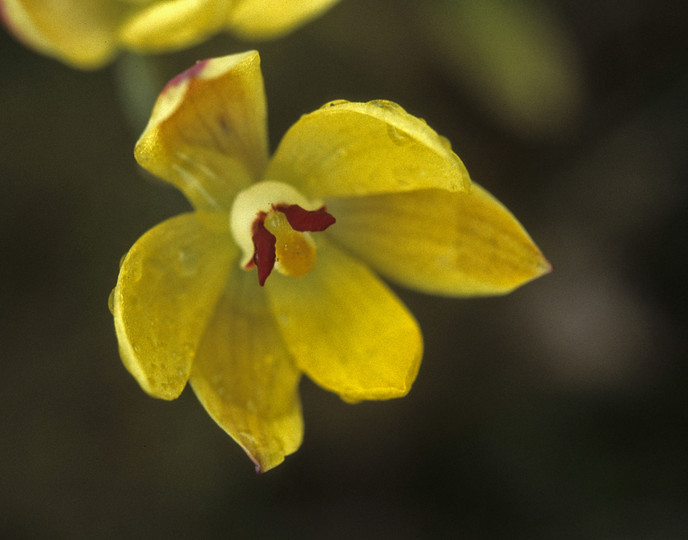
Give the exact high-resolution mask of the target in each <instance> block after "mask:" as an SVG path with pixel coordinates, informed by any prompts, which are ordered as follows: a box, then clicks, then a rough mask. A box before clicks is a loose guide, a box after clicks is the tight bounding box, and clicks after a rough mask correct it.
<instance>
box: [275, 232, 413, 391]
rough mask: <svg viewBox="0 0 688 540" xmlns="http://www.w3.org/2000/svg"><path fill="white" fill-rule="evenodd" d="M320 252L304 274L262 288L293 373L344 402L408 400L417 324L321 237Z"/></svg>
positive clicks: (362, 269)
mask: <svg viewBox="0 0 688 540" xmlns="http://www.w3.org/2000/svg"><path fill="white" fill-rule="evenodd" d="M317 244H318V259H317V261H316V263H315V267H314V268H313V270H311V272H310V273H309V274H307V275H306V276H304V277H287V276H282V275H279V274H277V273H274V272H273V275H271V276H270V278H269V279H268V280H267V282H266V284H265V290H266V291H267V293H268V298H269V300H270V305H271V306H272V309H273V312H274V314H275V318H276V320H277V324H278V325H279V327H280V330H281V332H282V336H283V338H284V341H285V343H286V344H287V347H288V348H289V351H290V352H291V353H292V355H293V356H294V358H295V359H296V363H297V365H298V366H299V367H300V368H301V369H302V370H303V371H305V372H306V373H307V374H308V375H309V376H310V377H311V378H312V379H313V380H314V381H315V382H316V383H318V384H319V385H320V386H323V387H324V388H326V389H328V390H331V391H333V392H336V393H338V394H339V395H340V396H341V397H342V398H344V399H345V400H347V401H358V400H362V399H389V398H394V397H399V396H403V395H405V394H406V393H407V392H408V391H409V390H410V388H411V384H412V383H413V380H414V379H415V377H416V374H417V372H418V368H419V366H420V360H421V356H422V352H423V342H422V337H421V334H420V330H419V328H418V325H417V323H416V321H415V319H414V318H413V316H412V315H411V314H410V313H409V312H408V310H407V309H406V308H405V307H404V305H403V304H402V303H401V301H400V300H399V299H398V298H397V297H396V296H395V295H394V293H393V292H392V291H390V290H389V289H388V288H387V287H386V286H385V285H384V284H383V283H382V282H381V281H380V280H379V279H378V278H377V277H376V276H375V275H374V274H373V273H372V272H371V271H370V270H368V268H366V267H365V266H364V265H362V264H360V263H359V262H357V261H355V260H354V259H352V258H351V257H349V256H348V255H346V254H345V253H344V252H342V251H340V250H339V249H338V248H336V247H335V246H333V245H331V244H329V243H327V242H325V241H324V239H323V238H322V236H320V237H319V238H318V239H317Z"/></svg>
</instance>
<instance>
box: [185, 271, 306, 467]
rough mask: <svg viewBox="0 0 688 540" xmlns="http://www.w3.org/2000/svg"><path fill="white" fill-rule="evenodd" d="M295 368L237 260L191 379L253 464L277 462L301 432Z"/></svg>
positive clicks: (298, 440)
mask: <svg viewBox="0 0 688 540" xmlns="http://www.w3.org/2000/svg"><path fill="white" fill-rule="evenodd" d="M299 379H300V371H299V370H298V369H297V368H296V366H295V365H294V363H293V361H292V359H291V358H290V356H289V354H288V353H287V350H286V347H285V345H284V342H283V341H282V338H281V336H280V335H279V332H278V330H277V327H276V326H275V322H274V319H273V317H272V315H271V314H270V312H269V309H268V307H267V301H266V298H265V294H264V291H263V290H262V289H260V288H259V287H258V286H257V284H256V279H255V276H254V275H253V273H249V272H244V271H243V270H241V269H239V268H238V267H236V266H233V270H232V272H231V275H230V277H229V280H228V282H227V289H226V291H225V294H224V295H223V297H222V299H221V300H220V302H219V304H218V306H217V309H216V310H215V313H214V316H213V318H212V319H211V320H210V323H209V324H208V327H207V330H206V332H205V335H204V337H203V340H202V341H201V344H200V346H199V348H198V354H197V355H196V360H195V362H194V365H193V369H192V371H191V378H190V383H191V386H192V388H193V389H194V392H195V393H196V396H198V399H199V401H200V402H201V403H202V404H203V406H204V407H205V409H206V410H207V411H208V414H210V416H211V417H212V418H213V420H215V422H217V423H218V425H219V426H220V427H221V428H222V429H224V430H225V431H226V432H227V433H228V434H229V435H230V436H231V437H232V438H233V439H234V440H235V441H236V442H237V443H239V445H240V446H241V447H242V448H243V449H244V451H245V452H246V453H247V454H248V456H249V457H250V458H251V459H252V460H253V462H254V463H255V464H256V469H257V470H258V471H259V472H265V471H267V470H269V469H271V468H273V467H275V466H276V465H279V464H280V463H281V462H282V461H283V460H284V457H285V456H286V455H288V454H291V453H293V452H295V451H296V450H297V449H298V447H299V445H300V444H301V440H302V438H303V418H302V416H301V404H300V400H299V396H298V383H299Z"/></svg>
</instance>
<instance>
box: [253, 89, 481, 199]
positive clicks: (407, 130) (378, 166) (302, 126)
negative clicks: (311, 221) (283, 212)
mask: <svg viewBox="0 0 688 540" xmlns="http://www.w3.org/2000/svg"><path fill="white" fill-rule="evenodd" d="M265 178H268V179H270V180H278V181H280V182H286V183H289V184H292V185H293V186H294V187H296V188H297V189H298V190H299V191H301V192H302V193H304V194H305V195H307V196H310V197H320V198H328V197H346V196H354V195H369V194H375V193H393V192H400V191H411V190H417V189H427V188H440V189H446V190H449V191H463V190H465V189H467V187H468V186H469V185H470V178H469V176H468V172H467V171H466V168H465V167H464V165H463V163H462V162H461V160H460V159H459V157H458V156H457V155H456V154H455V153H454V152H452V150H451V146H450V144H449V142H448V141H447V139H445V138H444V137H441V136H439V135H438V134H437V133H435V131H433V130H432V129H431V128H430V127H429V126H428V125H427V124H426V123H425V121H423V120H421V119H419V118H416V117H414V116H412V115H410V114H408V113H407V112H406V111H404V109H402V108H401V107H400V106H399V105H396V104H394V103H392V102H390V101H371V102H369V103H351V102H348V101H333V102H331V103H328V104H326V105H325V106H323V107H322V108H320V109H318V110H317V111H315V112H313V113H310V114H307V115H304V116H302V117H301V119H300V120H299V121H298V122H296V124H294V125H293V126H292V127H291V129H289V131H288V132H287V134H286V135H285V136H284V139H282V142H281V143H280V145H279V147H278V148H277V152H276V153H275V155H274V157H273V158H272V160H271V161H270V163H269V165H268V170H267V172H266V174H265Z"/></svg>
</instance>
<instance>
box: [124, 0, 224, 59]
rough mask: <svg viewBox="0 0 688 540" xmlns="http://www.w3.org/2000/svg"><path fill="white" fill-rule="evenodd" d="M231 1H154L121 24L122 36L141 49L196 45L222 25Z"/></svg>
mask: <svg viewBox="0 0 688 540" xmlns="http://www.w3.org/2000/svg"><path fill="white" fill-rule="evenodd" d="M232 3H234V2H231V1H230V2H227V1H226V0H225V1H223V0H193V1H189V0H167V1H165V2H159V1H158V2H153V3H151V4H150V5H149V6H146V7H145V8H144V9H142V10H140V11H139V12H138V13H137V14H136V15H135V16H133V17H131V18H130V19H129V20H128V21H127V22H126V24H124V25H123V26H122V28H121V30H120V39H121V40H122V43H123V44H125V45H126V46H128V47H130V48H132V49H134V50H137V51H141V52H150V51H161V50H167V49H180V48H182V47H187V46H190V45H195V44H196V43H198V42H200V41H202V40H203V39H205V38H206V37H208V36H209V35H211V34H213V33H215V32H217V31H218V30H219V29H220V28H221V27H222V26H223V22H224V21H225V20H226V18H227V11H228V10H229V7H228V6H229V5H230V4H232Z"/></svg>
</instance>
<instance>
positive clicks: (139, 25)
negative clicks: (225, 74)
mask: <svg viewBox="0 0 688 540" xmlns="http://www.w3.org/2000/svg"><path fill="white" fill-rule="evenodd" d="M337 2H339V0H288V1H286V2H278V1H275V0H0V20H2V21H3V22H4V23H5V25H6V26H7V27H8V28H9V29H10V31H12V32H13V33H14V34H15V35H16V36H17V38H19V39H20V40H21V41H23V42H24V43H25V44H26V45H28V46H30V47H32V48H33V49H36V50H37V51H39V52H42V53H43V54H46V55H48V56H53V57H55V58H57V59H59V60H61V61H63V62H65V63H67V64H70V65H72V66H74V67H78V68H82V69H94V68H98V67H101V66H103V65H104V64H106V63H107V62H108V61H110V60H111V59H112V58H113V56H114V55H115V53H116V52H117V50H118V49H120V48H121V49H128V50H132V51H136V52H141V53H150V52H161V51H166V50H174V49H181V48H184V47H188V46H191V45H194V44H196V43H199V42H201V41H203V40H205V39H207V38H208V37H210V36H211V35H213V34H216V33H218V32H220V31H222V30H228V31H230V32H232V33H233V34H235V35H237V36H239V37H240V38H244V39H251V40H260V39H269V38H275V37H279V36H281V35H284V34H286V33H288V32H289V31H291V30H293V29H294V28H296V27H298V26H300V25H302V24H305V23H306V22H308V21H309V20H311V19H313V18H315V17H317V16H318V15H320V14H321V13H323V12H324V11H325V10H327V9H329V8H330V7H331V6H333V5H334V4H336V3H337Z"/></svg>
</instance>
